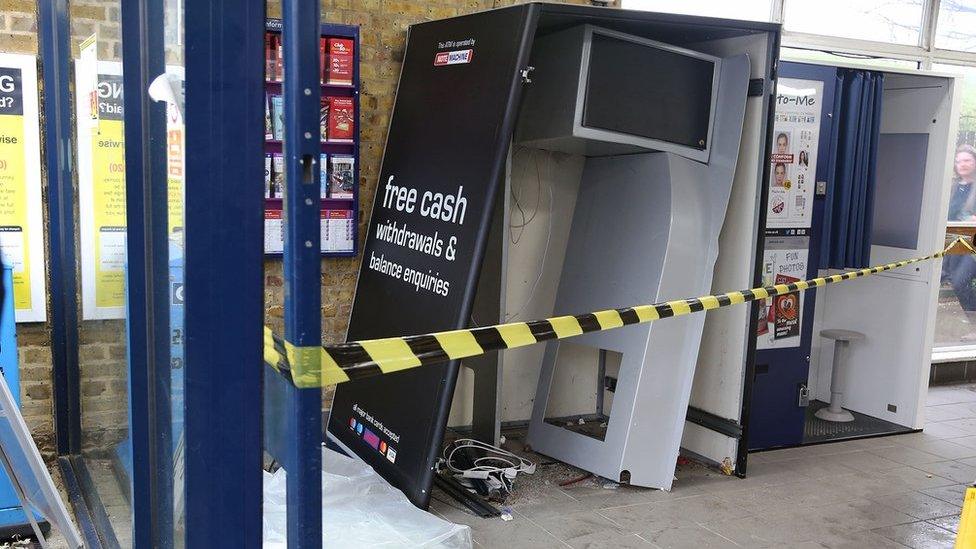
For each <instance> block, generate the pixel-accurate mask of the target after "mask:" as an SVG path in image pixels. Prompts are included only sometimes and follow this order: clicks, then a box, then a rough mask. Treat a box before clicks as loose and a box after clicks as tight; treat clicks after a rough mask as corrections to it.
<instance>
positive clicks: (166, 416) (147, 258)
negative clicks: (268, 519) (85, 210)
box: [122, 0, 173, 548]
mask: <svg viewBox="0 0 976 549" xmlns="http://www.w3.org/2000/svg"><path fill="white" fill-rule="evenodd" d="M163 32H164V29H163V0H133V1H127V2H123V3H122V60H123V65H122V66H123V69H122V75H123V76H122V78H123V86H124V91H123V94H124V96H125V143H126V147H125V181H126V185H125V187H126V196H125V200H126V225H127V235H126V247H127V249H126V254H127V269H126V290H127V296H128V297H127V303H126V307H127V327H128V328H127V332H128V345H127V347H128V359H129V360H128V361H129V429H130V438H131V440H132V459H133V463H134V464H136V466H135V467H134V468H133V471H132V477H131V478H132V497H131V498H130V500H129V501H130V503H131V505H132V517H133V524H132V539H133V544H134V545H135V547H161V548H167V547H172V546H173V459H172V451H171V449H172V441H171V440H170V439H171V437H170V432H171V429H170V408H169V395H170V361H169V352H170V349H169V307H168V303H169V284H168V276H169V271H168V260H167V257H168V240H167V228H168V217H167V195H168V193H167V182H166V107H165V105H164V104H162V103H156V102H154V101H152V100H151V99H150V98H149V83H150V82H152V80H153V79H154V78H155V77H156V76H158V75H160V74H162V73H163V72H164V71H165V56H164V47H163V44H164V42H163Z"/></svg>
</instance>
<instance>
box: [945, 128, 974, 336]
mask: <svg viewBox="0 0 976 549" xmlns="http://www.w3.org/2000/svg"><path fill="white" fill-rule="evenodd" d="M953 172H954V174H955V176H954V177H953V180H952V191H951V194H950V195H949V222H953V221H956V222H959V221H976V148H973V146H971V145H966V144H963V145H959V147H958V148H957V149H956V157H955V162H954V163H953ZM942 278H943V280H945V279H947V278H948V280H949V282H950V283H951V284H952V290H953V292H955V294H956V297H957V298H958V299H959V306H960V307H962V310H963V312H964V313H965V314H966V320H967V321H968V322H969V324H970V330H969V333H967V334H965V335H963V336H962V337H960V340H961V341H965V342H971V341H976V288H974V284H976V258H973V256H972V255H961V256H949V257H947V258H946V260H945V261H944V262H943V264H942Z"/></svg>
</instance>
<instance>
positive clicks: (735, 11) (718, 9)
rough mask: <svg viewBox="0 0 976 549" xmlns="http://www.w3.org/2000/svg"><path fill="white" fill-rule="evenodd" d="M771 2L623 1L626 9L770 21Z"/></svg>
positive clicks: (754, 0)
mask: <svg viewBox="0 0 976 549" xmlns="http://www.w3.org/2000/svg"><path fill="white" fill-rule="evenodd" d="M771 4H772V2H771V0H722V1H721V2H716V1H715V0H623V5H622V6H621V7H623V8H624V9H628V10H646V11H657V12H663V13H681V14H685V15H699V16H704V17H721V18H724V19H742V20H747V21H769V16H770V14H771V10H772V6H771Z"/></svg>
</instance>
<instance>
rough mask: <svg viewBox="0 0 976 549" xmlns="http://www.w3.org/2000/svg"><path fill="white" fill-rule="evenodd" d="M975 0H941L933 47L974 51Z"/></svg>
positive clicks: (975, 42) (975, 40)
mask: <svg viewBox="0 0 976 549" xmlns="http://www.w3.org/2000/svg"><path fill="white" fill-rule="evenodd" d="M974 25H976V1H973V0H943V2H942V3H941V4H939V21H938V25H937V26H936V28H935V47H937V48H942V49H946V50H958V51H976V32H973V29H974Z"/></svg>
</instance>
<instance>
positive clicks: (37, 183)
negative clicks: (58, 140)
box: [0, 53, 46, 322]
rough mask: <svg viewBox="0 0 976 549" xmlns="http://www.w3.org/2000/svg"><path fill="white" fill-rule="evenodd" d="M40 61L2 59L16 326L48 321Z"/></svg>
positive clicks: (5, 219) (3, 229)
mask: <svg viewBox="0 0 976 549" xmlns="http://www.w3.org/2000/svg"><path fill="white" fill-rule="evenodd" d="M37 121H38V109H37V61H36V58H35V57H34V56H32V55H13V54H5V53H3V54H0V256H2V258H3V264H4V265H8V266H10V267H11V268H12V269H13V277H14V310H15V317H16V321H17V322H43V321H44V320H45V318H46V303H45V299H44V296H45V282H44V222H43V216H42V213H41V207H42V206H41V157H40V132H39V129H38V125H37Z"/></svg>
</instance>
